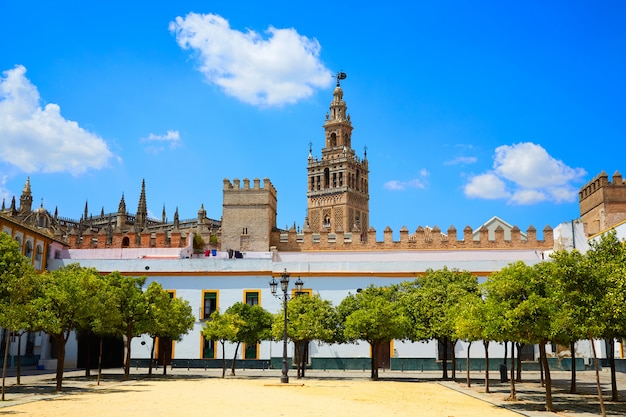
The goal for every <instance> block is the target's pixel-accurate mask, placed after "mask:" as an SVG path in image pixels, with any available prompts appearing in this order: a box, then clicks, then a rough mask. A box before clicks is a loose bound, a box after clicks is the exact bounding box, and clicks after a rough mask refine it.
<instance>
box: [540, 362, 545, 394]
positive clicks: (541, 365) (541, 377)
mask: <svg viewBox="0 0 626 417" xmlns="http://www.w3.org/2000/svg"><path fill="white" fill-rule="evenodd" d="M539 379H540V381H541V387H542V388H543V387H545V386H546V381H545V379H544V378H543V362H542V361H541V358H539Z"/></svg>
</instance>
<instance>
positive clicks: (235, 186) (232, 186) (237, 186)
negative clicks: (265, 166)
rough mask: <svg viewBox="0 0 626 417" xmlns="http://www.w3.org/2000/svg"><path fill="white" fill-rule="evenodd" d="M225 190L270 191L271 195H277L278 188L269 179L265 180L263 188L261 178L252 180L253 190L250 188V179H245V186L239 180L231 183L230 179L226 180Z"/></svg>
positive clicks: (236, 179)
mask: <svg viewBox="0 0 626 417" xmlns="http://www.w3.org/2000/svg"><path fill="white" fill-rule="evenodd" d="M224 190H225V191H226V190H228V191H248V190H265V191H270V192H271V194H273V195H276V188H274V185H273V184H272V182H271V181H270V179H269V178H267V177H265V178H263V187H261V180H260V179H259V178H255V179H254V180H252V188H250V179H248V178H244V179H243V186H242V183H241V180H239V178H235V179H233V182H232V183H231V182H230V180H229V179H228V178H224Z"/></svg>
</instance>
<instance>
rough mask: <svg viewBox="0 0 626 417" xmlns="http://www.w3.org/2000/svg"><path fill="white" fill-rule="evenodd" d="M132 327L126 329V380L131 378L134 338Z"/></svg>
mask: <svg viewBox="0 0 626 417" xmlns="http://www.w3.org/2000/svg"><path fill="white" fill-rule="evenodd" d="M132 335H133V334H132V328H131V327H130V326H129V327H128V329H127V331H126V357H125V358H124V380H128V379H130V342H131V340H132V338H133V336H132Z"/></svg>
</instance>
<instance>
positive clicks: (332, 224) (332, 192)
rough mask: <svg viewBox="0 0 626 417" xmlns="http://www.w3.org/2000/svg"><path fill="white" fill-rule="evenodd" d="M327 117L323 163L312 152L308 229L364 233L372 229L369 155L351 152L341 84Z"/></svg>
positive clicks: (342, 76) (310, 157) (339, 77)
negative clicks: (370, 226) (370, 221)
mask: <svg viewBox="0 0 626 417" xmlns="http://www.w3.org/2000/svg"><path fill="white" fill-rule="evenodd" d="M345 78H346V74H345V73H343V72H340V73H338V74H337V86H336V87H335V91H334V92H333V100H332V102H331V103H330V113H327V114H326V120H325V122H324V133H325V136H326V142H325V146H324V148H323V149H322V159H321V160H319V159H317V158H313V155H312V149H309V162H308V167H307V170H308V191H307V198H308V210H307V220H306V221H305V225H307V226H308V227H309V228H310V230H311V231H312V232H314V233H318V232H320V231H323V230H325V231H328V232H331V233H334V232H337V231H343V232H355V231H356V232H361V236H366V234H365V233H363V232H366V231H367V229H368V227H369V192H368V174H369V170H368V164H367V151H365V154H364V156H363V159H360V158H359V157H358V156H357V155H356V154H355V152H354V149H352V122H351V121H350V116H349V115H348V113H347V110H348V107H347V106H346V102H345V101H344V100H343V90H342V89H341V85H340V80H343V79H345Z"/></svg>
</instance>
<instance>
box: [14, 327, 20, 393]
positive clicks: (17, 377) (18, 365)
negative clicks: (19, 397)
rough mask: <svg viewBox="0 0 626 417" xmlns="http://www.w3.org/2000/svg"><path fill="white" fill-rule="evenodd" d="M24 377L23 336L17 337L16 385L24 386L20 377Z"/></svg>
mask: <svg viewBox="0 0 626 417" xmlns="http://www.w3.org/2000/svg"><path fill="white" fill-rule="evenodd" d="M21 375H22V334H21V333H18V335H17V374H16V375H15V377H16V381H15V385H22V384H21V383H20V376H21Z"/></svg>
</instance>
